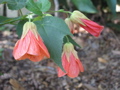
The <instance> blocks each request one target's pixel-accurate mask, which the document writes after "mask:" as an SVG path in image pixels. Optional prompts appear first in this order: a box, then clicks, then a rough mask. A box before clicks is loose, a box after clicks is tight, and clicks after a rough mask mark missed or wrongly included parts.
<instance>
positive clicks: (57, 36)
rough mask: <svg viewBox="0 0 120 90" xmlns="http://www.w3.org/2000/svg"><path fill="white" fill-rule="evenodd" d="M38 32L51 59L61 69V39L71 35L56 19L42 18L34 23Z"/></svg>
mask: <svg viewBox="0 0 120 90" xmlns="http://www.w3.org/2000/svg"><path fill="white" fill-rule="evenodd" d="M35 24H36V25H37V28H38V32H39V33H40V35H41V37H42V39H43V41H44V43H45V45H46V46H47V48H48V51H49V53H50V56H51V59H52V60H53V61H54V62H55V63H56V64H57V65H58V66H59V67H61V69H63V68H62V63H61V53H62V45H63V38H64V36H66V35H72V34H71V33H70V31H69V28H68V26H67V25H66V24H65V22H64V21H63V20H62V19H59V18H57V17H51V16H48V17H44V18H43V19H42V20H41V21H36V22H35Z"/></svg>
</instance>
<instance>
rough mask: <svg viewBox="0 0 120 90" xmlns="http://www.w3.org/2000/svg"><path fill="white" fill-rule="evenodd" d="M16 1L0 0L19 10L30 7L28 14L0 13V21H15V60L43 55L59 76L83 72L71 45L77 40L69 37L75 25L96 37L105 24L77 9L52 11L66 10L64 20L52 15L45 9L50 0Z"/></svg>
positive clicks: (35, 58) (3, 22)
mask: <svg viewBox="0 0 120 90" xmlns="http://www.w3.org/2000/svg"><path fill="white" fill-rule="evenodd" d="M15 2H16V3H17V5H16V4H15V5H14V8H13V6H12V4H14V3H15ZM15 2H12V1H10V0H2V1H0V3H7V4H8V7H9V9H11V10H20V9H21V8H23V7H25V8H26V9H28V10H29V11H30V13H28V14H27V15H22V14H21V16H19V17H16V18H7V17H4V16H0V18H4V20H3V21H2V23H0V25H4V24H7V23H14V22H16V21H17V22H18V24H17V28H16V31H17V34H18V36H19V37H20V39H19V40H18V41H17V42H16V44H15V46H14V49H13V56H14V58H15V60H25V59H29V60H31V61H33V62H39V61H41V60H44V59H46V58H47V59H52V60H53V61H54V62H55V63H56V64H57V65H58V68H57V71H58V77H61V76H64V75H68V76H69V77H71V78H75V77H77V76H78V75H79V73H80V72H83V71H84V67H83V65H82V63H81V61H80V59H79V57H78V55H77V52H76V51H75V49H74V45H78V44H77V43H76V42H75V41H74V40H73V39H72V38H71V36H73V34H74V32H75V25H76V26H77V27H78V30H79V27H82V28H84V29H85V30H86V31H88V32H89V33H90V34H91V35H93V36H95V37H98V36H99V35H100V33H101V32H102V30H103V28H104V27H103V26H101V25H99V24H97V23H95V22H93V21H91V20H90V19H89V18H87V17H86V16H85V15H84V14H83V13H81V12H80V11H77V10H75V11H73V12H69V11H64V10H58V11H53V12H63V13H66V14H69V17H66V19H65V20H62V19H60V18H57V17H54V16H52V15H50V14H49V13H48V12H49V9H50V7H51V3H50V1H49V0H37V1H34V0H21V1H19V0H18V1H15ZM20 3H22V5H21V4H20ZM46 6H47V7H46ZM20 11H21V10H20ZM47 11H48V12H47ZM63 43H64V44H63ZM78 46H79V45H78Z"/></svg>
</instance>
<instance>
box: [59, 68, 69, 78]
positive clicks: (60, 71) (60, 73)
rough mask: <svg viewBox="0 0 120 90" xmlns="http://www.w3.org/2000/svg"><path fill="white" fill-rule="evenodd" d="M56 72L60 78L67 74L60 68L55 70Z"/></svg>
mask: <svg viewBox="0 0 120 90" xmlns="http://www.w3.org/2000/svg"><path fill="white" fill-rule="evenodd" d="M57 72H58V77H62V76H64V75H66V74H67V73H65V72H63V71H62V70H61V69H60V68H58V69H57Z"/></svg>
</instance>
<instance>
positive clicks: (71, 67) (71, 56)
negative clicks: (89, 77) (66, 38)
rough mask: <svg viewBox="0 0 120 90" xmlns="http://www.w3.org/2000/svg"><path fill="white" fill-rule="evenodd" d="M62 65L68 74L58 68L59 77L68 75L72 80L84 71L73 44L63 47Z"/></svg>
mask: <svg viewBox="0 0 120 90" xmlns="http://www.w3.org/2000/svg"><path fill="white" fill-rule="evenodd" d="M62 65H63V68H64V70H65V71H66V72H63V71H62V70H61V69H60V68H58V77H62V76H64V75H68V76H69V77H71V78H75V77H77V76H78V75H79V73H80V72H83V71H84V68H83V66H82V63H81V61H80V59H79V58H78V55H77V52H76V51H75V50H74V46H73V44H72V43H66V44H64V46H63V53H62Z"/></svg>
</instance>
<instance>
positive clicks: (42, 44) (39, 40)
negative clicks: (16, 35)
mask: <svg viewBox="0 0 120 90" xmlns="http://www.w3.org/2000/svg"><path fill="white" fill-rule="evenodd" d="M38 44H39V46H40V48H41V52H42V53H44V55H45V56H46V57H47V58H50V54H49V52H48V50H47V48H46V46H45V44H44V43H43V41H42V39H41V37H40V36H38Z"/></svg>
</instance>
